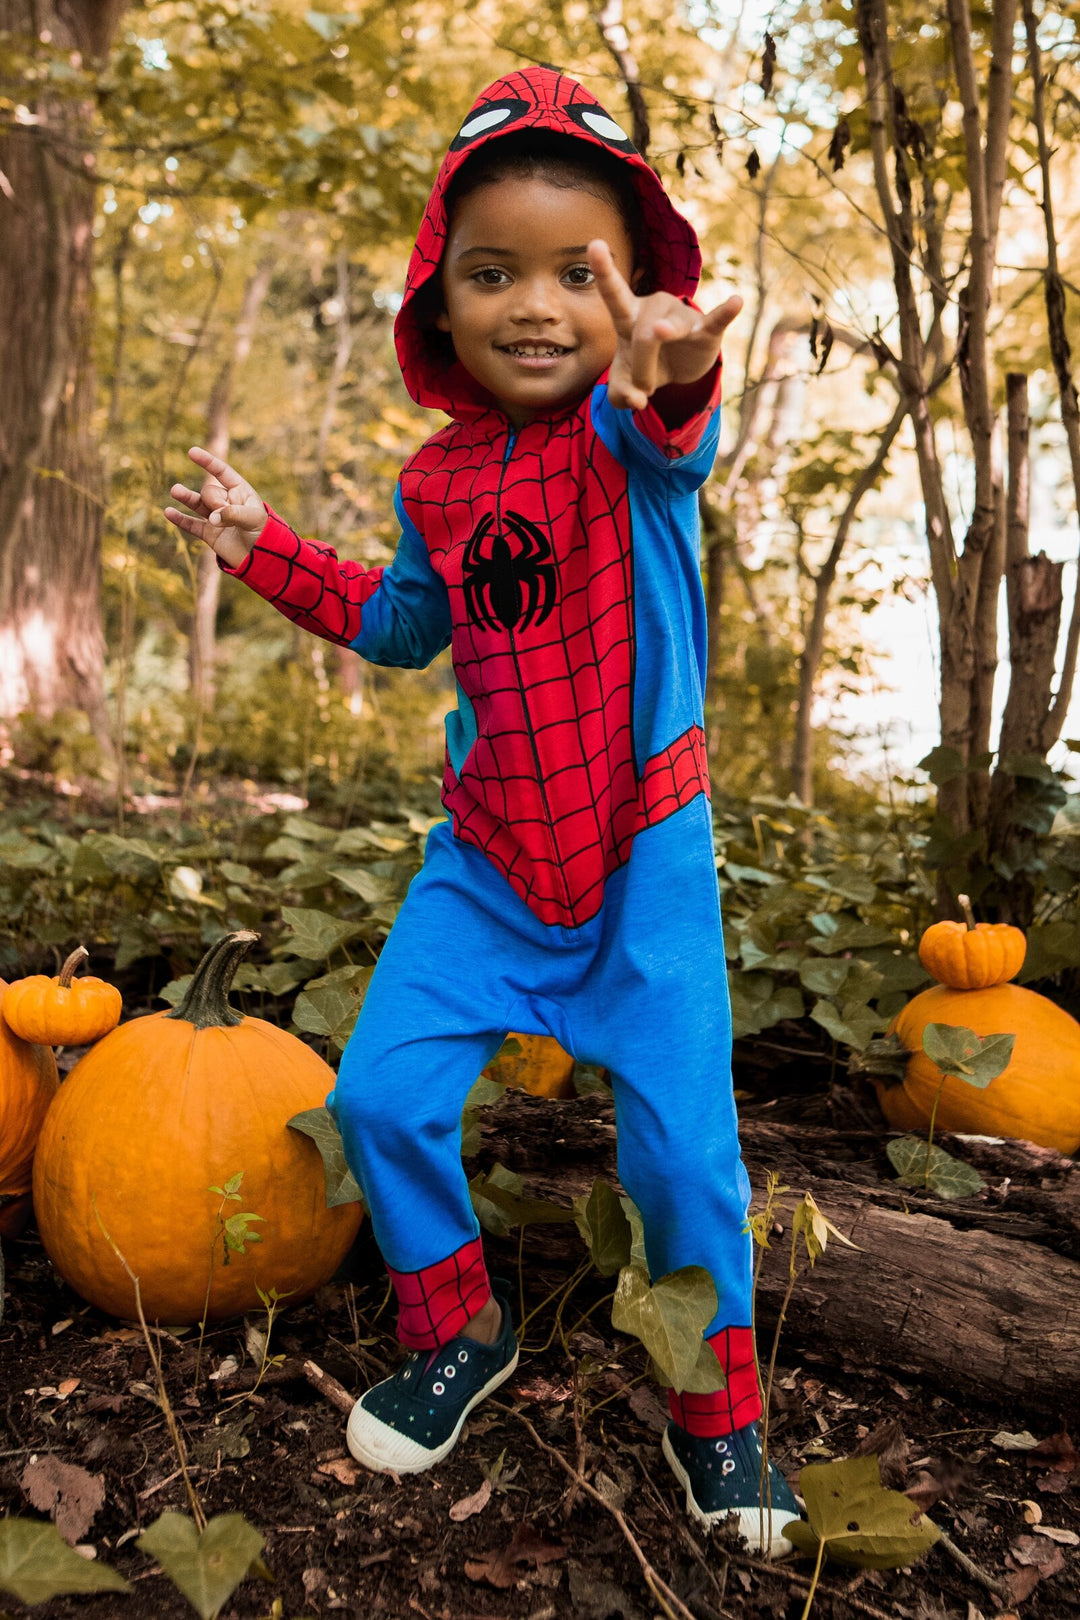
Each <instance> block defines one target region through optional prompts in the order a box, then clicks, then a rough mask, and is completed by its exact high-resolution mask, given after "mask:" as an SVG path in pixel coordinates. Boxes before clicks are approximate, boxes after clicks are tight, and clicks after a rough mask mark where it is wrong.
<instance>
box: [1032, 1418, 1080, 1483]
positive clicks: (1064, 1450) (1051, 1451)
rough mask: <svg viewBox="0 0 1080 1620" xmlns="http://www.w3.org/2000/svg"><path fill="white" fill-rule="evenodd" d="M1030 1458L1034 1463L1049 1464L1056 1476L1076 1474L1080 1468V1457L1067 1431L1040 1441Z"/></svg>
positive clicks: (1063, 1430) (1064, 1430) (1033, 1448)
mask: <svg viewBox="0 0 1080 1620" xmlns="http://www.w3.org/2000/svg"><path fill="white" fill-rule="evenodd" d="M1030 1458H1031V1461H1032V1462H1036V1461H1037V1462H1040V1463H1048V1464H1049V1466H1050V1470H1051V1472H1052V1473H1055V1474H1075V1472H1076V1470H1077V1469H1078V1468H1080V1456H1078V1455H1077V1452H1076V1448H1075V1446H1074V1445H1073V1443H1072V1440H1071V1439H1070V1438H1069V1433H1068V1430H1066V1429H1062V1430H1061V1431H1060V1433H1058V1434H1052V1435H1050V1436H1048V1438H1047V1439H1045V1440H1040V1441H1039V1443H1038V1445H1037V1446H1033V1447H1032V1449H1031V1452H1030Z"/></svg>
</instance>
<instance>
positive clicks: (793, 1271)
mask: <svg viewBox="0 0 1080 1620" xmlns="http://www.w3.org/2000/svg"><path fill="white" fill-rule="evenodd" d="M788 1190H789V1189H788V1188H787V1187H782V1186H781V1185H780V1177H779V1176H778V1175H777V1174H776V1172H775V1171H773V1170H768V1171H766V1173H765V1203H764V1205H763V1206H762V1208H761V1209H759V1210H758V1211H757V1212H756V1213H755V1214H753V1215H751V1216H749V1217H748V1219H747V1223H746V1224H747V1229H748V1230H749V1232H750V1235H751V1237H752V1238H753V1240H754V1244H755V1247H756V1248H757V1255H756V1257H755V1260H754V1276H753V1283H752V1287H751V1292H750V1330H751V1336H752V1338H753V1343H754V1368H755V1370H756V1372H757V1378H758V1390H759V1393H760V1395H761V1472H760V1474H759V1476H758V1506H759V1514H760V1521H759V1539H760V1540H761V1541H762V1542H764V1540H765V1533H766V1529H767V1530H768V1537H769V1541H770V1543H771V1541H772V1481H771V1479H770V1477H769V1411H770V1408H771V1405H772V1391H773V1380H774V1378H775V1376H776V1358H777V1355H778V1353H779V1350H780V1335H781V1333H782V1332H783V1329H784V1322H785V1321H786V1320H787V1311H788V1306H789V1305H790V1304H791V1296H792V1294H793V1293H794V1292H795V1284H796V1282H797V1281H798V1277H799V1239H800V1238H802V1241H803V1243H804V1245H805V1248H806V1257H807V1259H808V1260H809V1262H810V1266H811V1269H813V1267H814V1266H815V1265H816V1264H817V1262H818V1260H820V1258H821V1256H822V1255H823V1254H824V1253H825V1250H826V1248H827V1246H828V1242H829V1237H830V1235H831V1236H832V1237H834V1238H836V1239H837V1241H838V1242H840V1243H843V1244H846V1245H847V1247H848V1248H849V1249H854V1248H855V1247H856V1245H855V1244H854V1243H852V1241H851V1239H850V1238H846V1237H845V1236H844V1234H843V1232H841V1231H840V1230H839V1228H838V1227H836V1226H834V1224H833V1222H832V1221H830V1220H829V1218H828V1216H827V1215H825V1214H824V1213H823V1211H822V1210H821V1209H819V1208H818V1205H817V1203H816V1201H815V1199H814V1196H813V1194H812V1193H809V1192H807V1193H804V1194H803V1196H802V1198H800V1200H799V1202H798V1203H797V1204H796V1205H795V1208H794V1210H793V1212H792V1217H791V1252H790V1255H789V1257H788V1284H787V1288H786V1289H785V1290H784V1297H783V1300H782V1301H781V1303H780V1311H779V1314H778V1316H777V1319H776V1328H775V1330H774V1332H773V1342H772V1349H771V1351H770V1354H769V1370H768V1373H767V1374H766V1376H765V1378H764V1380H763V1379H762V1376H761V1362H760V1360H759V1358H758V1350H757V1331H756V1329H757V1295H758V1284H759V1282H760V1279H761V1267H762V1262H763V1261H764V1258H765V1250H766V1249H768V1248H770V1247H771V1244H770V1243H769V1234H770V1233H771V1232H772V1230H773V1228H774V1227H775V1226H776V1225H777V1213H778V1209H779V1201H780V1199H781V1198H782V1197H783V1195H784V1194H785V1193H786V1192H787V1191H788ZM766 1516H767V1519H768V1523H767V1525H766Z"/></svg>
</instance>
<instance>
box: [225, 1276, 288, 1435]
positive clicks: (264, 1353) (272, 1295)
mask: <svg viewBox="0 0 1080 1620" xmlns="http://www.w3.org/2000/svg"><path fill="white" fill-rule="evenodd" d="M255 1292H256V1293H257V1294H258V1296H259V1298H260V1299H261V1300H262V1303H263V1309H264V1310H265V1312H266V1332H265V1333H260V1334H259V1338H260V1339H261V1341H262V1344H261V1350H260V1358H259V1370H258V1372H257V1373H256V1375H255V1382H254V1383H253V1384H252V1386H251V1388H250V1389H249V1390H243V1391H242V1392H241V1393H240V1394H238V1395H232V1396H230V1398H229V1399H228V1400H227V1401H225V1402H223V1403H222V1409H223V1410H224V1409H225V1408H227V1407H230V1406H235V1405H237V1403H238V1402H240V1401H246V1400H249V1399H250V1397H251V1396H252V1395H254V1394H255V1393H256V1391H257V1390H258V1388H259V1385H260V1384H261V1383H262V1381H263V1377H264V1375H265V1373H266V1370H267V1368H268V1367H280V1366H281V1365H282V1363H283V1362H284V1360H285V1357H284V1356H272V1355H271V1354H270V1335H271V1333H272V1332H273V1331H274V1318H275V1317H276V1316H277V1313H278V1308H279V1306H280V1304H281V1301H282V1300H283V1299H288V1297H289V1294H293V1293H295V1292H296V1290H295V1289H294V1288H290V1289H289V1290H288V1292H287V1293H284V1294H279V1293H278V1291H277V1289H276V1288H269V1289H267V1290H266V1291H265V1292H264V1291H263V1289H261V1288H260V1287H259V1285H258V1283H256V1284H255Z"/></svg>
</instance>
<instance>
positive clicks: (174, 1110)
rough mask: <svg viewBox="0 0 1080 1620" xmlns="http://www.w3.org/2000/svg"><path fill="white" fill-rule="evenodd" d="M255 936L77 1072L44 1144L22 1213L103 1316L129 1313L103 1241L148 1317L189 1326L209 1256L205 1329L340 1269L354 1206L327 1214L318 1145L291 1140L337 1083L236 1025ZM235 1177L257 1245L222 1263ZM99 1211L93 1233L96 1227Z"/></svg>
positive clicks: (262, 1027) (304, 1059) (319, 1064)
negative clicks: (233, 997)
mask: <svg viewBox="0 0 1080 1620" xmlns="http://www.w3.org/2000/svg"><path fill="white" fill-rule="evenodd" d="M256 937H257V936H256V935H255V934H251V933H239V934H232V935H229V936H228V937H227V938H226V939H223V940H221V941H220V942H219V943H218V944H217V945H216V946H214V947H213V948H212V949H211V950H210V951H209V952H208V953H207V954H206V956H205V957H204V958H203V960H202V962H201V963H200V964H199V967H198V968H197V969H196V971H195V974H194V976H193V978H192V981H191V984H190V986H189V988H188V991H187V994H186V995H185V996H184V999H183V1001H181V1003H180V1004H179V1006H178V1007H176V1009H175V1010H174V1011H171V1012H161V1013H153V1014H151V1015H150V1016H149V1017H146V1018H139V1019H135V1020H133V1021H132V1022H131V1023H127V1024H121V1025H120V1026H119V1027H118V1028H117V1029H114V1030H113V1031H112V1032H111V1034H109V1035H106V1036H105V1037H104V1038H103V1039H102V1040H100V1041H99V1042H98V1043H97V1045H96V1046H93V1047H91V1049H90V1051H89V1052H87V1053H86V1054H85V1056H83V1057H82V1058H80V1060H79V1062H78V1063H77V1064H76V1065H75V1067H74V1068H73V1069H72V1071H71V1074H70V1075H69V1077H68V1079H67V1080H66V1081H65V1083H64V1085H63V1086H62V1087H61V1090H60V1093H59V1096H58V1097H57V1099H56V1105H55V1112H54V1113H52V1114H50V1117H49V1118H48V1120H47V1121H46V1127H45V1129H44V1130H43V1132H42V1134H41V1139H40V1141H39V1144H38V1152H37V1157H36V1161H35V1165H34V1205H35V1210H36V1212H37V1217H38V1227H39V1230H40V1232H41V1237H42V1241H43V1242H44V1244H45V1248H46V1250H47V1252H48V1254H49V1257H50V1259H51V1260H52V1262H53V1264H54V1265H55V1267H56V1269H57V1271H59V1273H60V1275H61V1276H62V1277H63V1278H64V1279H65V1280H66V1281H67V1282H68V1283H70V1284H71V1286H72V1288H74V1289H75V1290H76V1291H77V1292H78V1293H79V1294H81V1295H82V1296H83V1298H84V1299H87V1300H89V1301H90V1302H91V1304H93V1305H97V1306H98V1307H99V1308H100V1309H102V1310H105V1311H110V1312H112V1314H113V1315H116V1316H122V1317H128V1318H130V1317H133V1316H134V1315H135V1314H136V1306H135V1295H134V1289H133V1286H132V1284H131V1281H130V1279H129V1278H128V1276H127V1274H126V1272H125V1271H124V1268H123V1267H122V1266H121V1264H120V1262H119V1260H118V1259H117V1258H116V1255H115V1254H114V1253H113V1250H112V1248H111V1247H110V1244H109V1243H108V1241H107V1240H106V1238H105V1236H104V1235H103V1233H102V1231H101V1226H104V1227H105V1229H106V1230H107V1232H108V1234H109V1237H110V1238H111V1239H112V1240H113V1242H114V1243H115V1244H116V1246H117V1248H118V1249H119V1250H120V1252H121V1253H122V1254H123V1255H124V1257H125V1259H126V1260H127V1262H128V1265H129V1266H130V1267H131V1269H132V1271H133V1272H134V1273H135V1275H136V1276H137V1277H138V1278H139V1284H140V1291H141V1295H142V1305H143V1310H144V1312H145V1314H146V1316H147V1317H148V1318H149V1319H151V1320H154V1319H157V1320H158V1321H162V1322H168V1323H184V1322H197V1321H199V1320H200V1319H201V1317H202V1314H203V1304H204V1300H205V1298H206V1285H207V1279H208V1277H209V1276H210V1269H211V1252H212V1251H213V1253H214V1263H213V1282H212V1286H211V1290H210V1305H209V1312H208V1316H209V1318H210V1319H211V1320H216V1319H218V1318H220V1317H223V1316H229V1315H231V1314H233V1313H234V1312H236V1311H247V1310H259V1309H260V1302H259V1295H258V1292H257V1287H256V1285H259V1286H261V1287H262V1289H263V1290H264V1291H268V1290H269V1289H270V1288H276V1289H277V1291H278V1293H279V1294H288V1295H289V1296H290V1302H292V1301H293V1300H297V1299H300V1298H303V1297H304V1296H305V1295H307V1294H310V1293H312V1292H313V1291H314V1289H316V1288H318V1287H319V1286H320V1284H322V1283H324V1282H326V1281H328V1279H329V1278H330V1277H331V1276H333V1274H334V1272H335V1271H336V1270H337V1268H338V1266H339V1265H340V1263H341V1261H342V1259H343V1258H344V1256H345V1254H346V1252H347V1251H348V1249H349V1247H350V1245H351V1243H352V1241H353V1238H354V1237H355V1235H356V1232H357V1229H358V1227H359V1225H360V1219H361V1210H360V1206H359V1205H358V1204H345V1205H340V1206H338V1207H337V1208H334V1209H327V1207H326V1192H325V1179H324V1172H323V1164H322V1160H321V1158H320V1156H319V1152H318V1149H317V1148H316V1147H315V1144H314V1143H313V1142H312V1141H310V1140H309V1139H308V1138H307V1137H306V1136H302V1135H300V1134H298V1133H297V1132H296V1131H293V1130H289V1129H288V1124H287V1122H288V1121H289V1120H290V1119H291V1118H292V1116H293V1115H294V1114H298V1113H301V1112H303V1111H304V1110H305V1109H308V1108H318V1107H321V1106H322V1104H323V1102H324V1101H325V1098H326V1094H327V1092H328V1091H330V1090H331V1089H332V1088H333V1084H334V1074H333V1070H332V1069H330V1067H329V1066H328V1065H327V1064H326V1063H324V1062H323V1060H322V1059H321V1058H320V1057H319V1056H318V1055H317V1054H316V1053H315V1052H313V1051H312V1050H311V1048H310V1047H308V1046H305V1045H304V1044H303V1042H302V1041H298V1040H297V1039H296V1037H295V1036H293V1035H289V1034H288V1033H287V1032H286V1031H285V1030H282V1029H278V1028H277V1027H276V1026H275V1025H273V1024H268V1023H266V1022H265V1021H264V1020H263V1019H261V1018H247V1017H241V1015H240V1014H239V1013H238V1012H236V1010H235V1009H234V1008H232V1007H230V1006H229V1003H228V989H229V985H230V983H231V981H232V976H233V974H234V973H235V971H236V968H237V966H238V964H239V962H240V959H241V957H242V956H243V955H244V953H245V951H246V950H247V949H248V947H249V945H250V944H251V943H252V941H253V940H254V939H255V938H256ZM238 1171H240V1172H242V1174H243V1181H242V1183H241V1186H240V1202H239V1203H236V1202H229V1203H226V1204H225V1206H224V1209H223V1211H222V1214H223V1216H224V1217H228V1216H229V1215H232V1214H234V1213H237V1212H240V1211H250V1212H252V1213H254V1214H256V1215H259V1216H261V1217H262V1219H261V1221H260V1222H259V1223H258V1224H257V1225H256V1226H255V1227H254V1230H255V1231H257V1232H258V1233H259V1235H260V1238H261V1241H259V1242H257V1243H252V1244H250V1245H249V1246H248V1248H247V1250H246V1252H245V1253H244V1254H236V1253H232V1254H230V1255H229V1258H228V1263H227V1264H226V1263H224V1256H223V1249H222V1240H221V1238H220V1236H217V1237H216V1238H215V1233H216V1232H217V1230H218V1210H219V1207H220V1205H221V1198H220V1196H219V1195H217V1194H215V1193H212V1192H210V1191H209V1190H208V1189H209V1188H210V1187H211V1186H218V1187H223V1186H224V1185H225V1183H226V1182H227V1181H228V1180H229V1178H230V1177H232V1176H234V1175H236V1173H237V1172H238ZM95 1204H96V1207H97V1211H98V1213H99V1214H100V1224H99V1222H98V1219H97V1216H96V1215H95Z"/></svg>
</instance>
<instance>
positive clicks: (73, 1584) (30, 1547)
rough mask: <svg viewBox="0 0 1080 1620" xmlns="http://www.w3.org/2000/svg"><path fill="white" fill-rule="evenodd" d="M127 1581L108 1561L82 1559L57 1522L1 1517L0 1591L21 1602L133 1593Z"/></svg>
mask: <svg viewBox="0 0 1080 1620" xmlns="http://www.w3.org/2000/svg"><path fill="white" fill-rule="evenodd" d="M130 1590H131V1588H130V1587H129V1585H128V1583H127V1581H125V1580H124V1579H123V1577H122V1576H120V1575H118V1574H117V1573H116V1571H115V1570H114V1569H110V1568H109V1566H108V1565H107V1564H101V1563H98V1562H97V1560H96V1559H95V1560H93V1561H91V1560H89V1559H86V1558H81V1557H80V1556H79V1554H78V1553H77V1552H76V1551H75V1549H74V1548H73V1547H69V1546H68V1544H67V1542H66V1541H65V1540H64V1539H63V1537H62V1536H61V1534H60V1532H59V1530H57V1528H56V1526H55V1524H44V1523H42V1522H41V1521H39V1520H36V1519H19V1518H14V1517H10V1518H6V1519H3V1520H0V1591H2V1592H10V1593H11V1595H12V1596H13V1597H17V1598H18V1599H19V1602H20V1603H26V1604H29V1605H33V1604H37V1603H48V1602H49V1600H50V1599H51V1598H54V1597H60V1596H61V1595H62V1594H63V1593H66V1592H129V1591H130Z"/></svg>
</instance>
